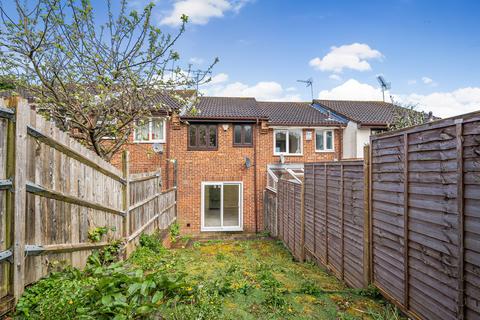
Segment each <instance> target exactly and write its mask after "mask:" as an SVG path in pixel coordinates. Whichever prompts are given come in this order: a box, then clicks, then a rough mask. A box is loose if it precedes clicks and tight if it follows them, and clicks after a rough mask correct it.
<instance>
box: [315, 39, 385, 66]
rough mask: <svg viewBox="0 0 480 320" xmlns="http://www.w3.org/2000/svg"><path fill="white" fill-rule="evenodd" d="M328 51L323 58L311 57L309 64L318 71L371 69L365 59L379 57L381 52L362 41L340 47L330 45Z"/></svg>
mask: <svg viewBox="0 0 480 320" xmlns="http://www.w3.org/2000/svg"><path fill="white" fill-rule="evenodd" d="M330 49H331V50H330V52H329V53H328V54H327V55H326V56H324V57H323V58H319V57H316V58H313V59H312V60H310V66H312V67H313V68H315V69H317V70H320V71H332V72H334V73H341V72H342V71H343V69H352V70H357V71H368V70H371V66H370V64H369V63H368V61H367V60H372V59H380V58H382V53H381V52H380V51H378V50H374V49H372V48H370V46H369V45H367V44H364V43H352V44H350V45H343V46H340V47H335V46H334V47H331V48H330Z"/></svg>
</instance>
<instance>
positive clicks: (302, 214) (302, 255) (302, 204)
mask: <svg viewBox="0 0 480 320" xmlns="http://www.w3.org/2000/svg"><path fill="white" fill-rule="evenodd" d="M301 193H302V194H301V195H300V196H301V200H300V226H301V228H302V229H301V230H300V245H301V247H300V261H301V262H305V179H303V182H302V187H301Z"/></svg>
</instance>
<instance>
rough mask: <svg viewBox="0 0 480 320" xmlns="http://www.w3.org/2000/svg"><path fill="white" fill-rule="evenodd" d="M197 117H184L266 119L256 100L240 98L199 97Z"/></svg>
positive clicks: (190, 117)
mask: <svg viewBox="0 0 480 320" xmlns="http://www.w3.org/2000/svg"><path fill="white" fill-rule="evenodd" d="M196 109H197V110H198V114H197V115H194V116H192V115H189V116H184V117H182V118H184V119H210V120H213V119H215V120H219V119H230V120H245V119H247V120H253V119H257V118H260V119H266V116H265V115H264V114H263V113H262V110H261V109H260V108H258V106H257V101H256V100H255V98H240V97H199V101H198V103H197V105H196Z"/></svg>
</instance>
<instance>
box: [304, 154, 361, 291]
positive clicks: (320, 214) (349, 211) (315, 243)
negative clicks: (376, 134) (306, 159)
mask: <svg viewBox="0 0 480 320" xmlns="http://www.w3.org/2000/svg"><path fill="white" fill-rule="evenodd" d="M363 178H364V167H363V161H362V160H360V161H338V162H328V163H323V164H315V163H311V164H305V181H304V183H305V204H304V206H305V248H306V250H307V254H309V255H311V257H312V258H314V259H316V260H317V261H318V262H320V263H321V264H323V265H324V266H326V267H327V268H328V269H330V270H331V271H332V272H334V273H335V274H336V275H337V276H338V277H339V278H340V279H342V280H345V282H347V283H348V284H349V285H351V286H353V287H364V286H366V285H368V268H367V266H368V260H366V257H368V256H367V255H366V254H365V250H364V222H365V221H367V220H368V219H367V220H366V219H365V218H364V216H365V214H366V213H365V205H364V202H365V194H364V187H365V186H364V179H363Z"/></svg>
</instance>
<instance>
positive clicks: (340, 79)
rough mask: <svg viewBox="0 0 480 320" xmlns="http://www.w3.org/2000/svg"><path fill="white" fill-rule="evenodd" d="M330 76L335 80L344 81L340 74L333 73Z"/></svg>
mask: <svg viewBox="0 0 480 320" xmlns="http://www.w3.org/2000/svg"><path fill="white" fill-rule="evenodd" d="M328 77H329V78H330V79H332V80H335V81H342V77H340V76H339V75H338V74H331V75H329V76H328Z"/></svg>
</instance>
